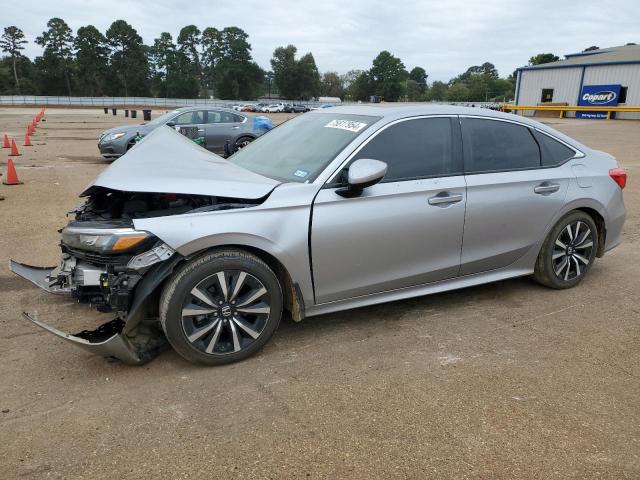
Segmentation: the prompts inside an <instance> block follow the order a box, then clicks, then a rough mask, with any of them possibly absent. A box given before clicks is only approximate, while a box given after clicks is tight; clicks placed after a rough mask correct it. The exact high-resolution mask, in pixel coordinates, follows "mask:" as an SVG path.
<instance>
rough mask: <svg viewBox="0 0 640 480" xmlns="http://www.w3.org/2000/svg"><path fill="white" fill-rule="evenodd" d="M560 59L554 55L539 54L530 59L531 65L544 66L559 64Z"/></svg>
mask: <svg viewBox="0 0 640 480" xmlns="http://www.w3.org/2000/svg"><path fill="white" fill-rule="evenodd" d="M558 60H560V57H558V56H557V55H554V54H553V53H539V54H537V55H534V56H533V57H531V58H530V59H529V65H531V66H533V65H542V64H543V63H551V62H557V61H558Z"/></svg>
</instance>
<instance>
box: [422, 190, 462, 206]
mask: <svg viewBox="0 0 640 480" xmlns="http://www.w3.org/2000/svg"><path fill="white" fill-rule="evenodd" d="M461 201H462V195H461V194H459V193H455V194H453V195H451V194H449V193H448V192H440V193H439V194H438V195H436V196H435V197H431V198H429V205H449V204H451V203H458V202H461Z"/></svg>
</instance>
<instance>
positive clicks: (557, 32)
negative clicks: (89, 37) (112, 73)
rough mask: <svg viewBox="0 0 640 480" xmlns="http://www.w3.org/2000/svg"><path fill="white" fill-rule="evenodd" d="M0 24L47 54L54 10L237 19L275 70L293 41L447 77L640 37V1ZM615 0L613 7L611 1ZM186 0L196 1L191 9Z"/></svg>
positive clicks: (341, 68) (30, 52) (281, 10)
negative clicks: (280, 51)
mask: <svg viewBox="0 0 640 480" xmlns="http://www.w3.org/2000/svg"><path fill="white" fill-rule="evenodd" d="M2 3H3V4H4V5H2V7H1V8H0V12H1V13H0V28H4V27H6V26H9V25H16V26H17V27H19V28H21V29H22V30H23V31H24V32H25V35H26V37H27V40H29V41H30V44H29V45H27V46H26V49H25V52H24V53H25V54H26V55H27V56H29V57H30V58H31V59H33V58H34V57H35V56H36V55H39V54H40V53H41V48H40V47H39V46H38V45H36V44H35V43H34V40H35V37H37V36H38V35H40V34H41V33H42V31H43V30H45V29H46V23H47V21H48V20H49V19H50V18H51V17H60V18H62V19H64V20H65V21H66V22H67V23H68V24H69V26H70V27H71V28H72V29H73V30H74V32H75V31H76V30H77V29H78V28H79V27H81V26H84V25H89V24H91V25H94V26H96V27H97V28H98V29H99V30H100V31H102V32H103V33H104V32H105V31H106V29H107V28H108V27H109V25H110V24H111V22H113V21H114V20H117V19H123V20H126V21H127V22H128V23H130V24H131V25H132V26H133V27H134V28H135V29H136V30H137V31H138V33H139V34H140V35H141V36H142V38H143V40H144V42H145V43H147V44H151V43H153V40H154V38H156V37H158V36H159V34H160V33H161V32H164V31H167V32H169V33H171V34H172V35H173V37H174V40H175V39H176V37H177V34H178V32H179V31H180V28H182V27H183V26H185V25H190V24H194V25H196V26H198V28H200V29H201V30H203V29H204V28H206V27H209V26H211V27H216V28H219V29H221V28H224V27H227V26H237V27H240V28H242V29H243V30H245V31H246V32H247V33H248V34H249V42H250V43H251V45H252V47H253V58H254V60H255V61H256V62H257V63H258V64H259V65H260V66H261V67H262V68H264V69H266V70H268V69H270V65H269V60H270V59H271V56H272V54H273V51H274V50H275V48H276V47H279V46H285V45H289V44H293V45H295V46H296V47H297V48H298V52H299V55H303V54H304V53H306V52H311V53H313V56H314V58H315V60H316V64H317V66H318V69H319V70H320V71H321V72H327V71H337V72H338V73H346V72H347V71H348V70H351V69H362V70H364V69H368V68H370V67H371V62H372V60H373V58H374V57H375V56H376V55H377V54H378V53H379V52H380V51H382V50H388V51H390V52H391V53H392V54H394V55H395V56H397V57H400V59H401V60H402V61H403V63H404V65H405V67H406V68H407V69H408V70H410V69H411V68H413V67H415V66H421V67H423V68H424V69H425V70H426V71H427V73H428V74H429V78H428V81H429V82H431V81H433V80H441V81H448V80H449V79H450V78H452V77H454V76H456V75H458V74H460V73H462V72H464V71H465V70H466V69H467V68H468V67H469V66H472V65H480V64H482V63H484V62H491V63H493V64H494V65H495V66H496V67H497V68H498V71H499V73H500V75H501V76H507V75H509V74H510V73H511V72H512V71H513V70H514V69H515V68H516V67H518V66H523V65H525V64H526V63H527V61H528V59H529V58H530V57H531V56H532V55H535V54H537V53H542V52H551V53H554V54H556V55H558V56H560V57H561V58H562V57H563V56H564V55H565V54H568V53H574V52H577V51H581V50H584V49H585V48H587V47H589V46H591V45H597V46H599V47H601V48H604V47H612V46H616V45H624V44H625V43H628V42H635V43H640V26H639V23H638V19H640V0H618V1H616V2H615V3H611V2H605V1H603V0H600V1H592V0H582V1H577V0H565V1H562V0H528V1H525V0H481V1H470V0H467V1H461V0H441V1H433V0H401V1H398V0H395V1H394V0H386V1H378V0H370V1H365V0H346V1H345V0H342V1H336V0H321V1H314V2H309V1H304V0H276V1H271V2H269V1H264V0H262V1H256V0H246V1H242V0H235V1H213V0H208V1H207V0H154V1H140V0H102V1H94V0H83V1H81V0H55V1H54V0H26V1H22V2H20V1H13V2H10V1H5V2H2ZM607 4H608V5H611V7H608V6H607ZM188 5H192V6H193V7H192V8H189V7H188Z"/></svg>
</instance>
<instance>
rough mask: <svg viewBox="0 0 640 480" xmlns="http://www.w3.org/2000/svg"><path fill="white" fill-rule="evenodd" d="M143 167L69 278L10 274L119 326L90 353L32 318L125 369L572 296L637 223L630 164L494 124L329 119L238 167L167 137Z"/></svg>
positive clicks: (73, 259) (299, 128)
mask: <svg viewBox="0 0 640 480" xmlns="http://www.w3.org/2000/svg"><path fill="white" fill-rule="evenodd" d="M128 156H131V159H130V160H132V161H127V159H122V160H118V161H116V162H115V163H114V164H113V165H112V166H110V167H109V168H107V169H106V170H105V171H104V172H103V173H102V174H101V175H100V176H99V177H98V178H97V179H96V180H95V181H94V183H93V184H92V185H91V186H90V187H89V188H88V189H87V190H86V191H85V192H83V195H84V196H85V197H86V201H85V204H84V205H83V206H81V207H79V208H78V209H77V210H76V211H75V219H74V220H73V221H72V222H70V223H69V224H68V225H67V226H66V227H65V228H64V229H63V230H62V242H61V245H62V259H61V261H60V264H59V265H58V266H57V267H55V268H36V267H30V266H27V265H24V264H20V263H17V262H12V265H11V268H12V270H13V271H14V272H15V273H17V274H19V275H21V276H23V277H25V278H27V279H28V280H30V281H32V282H33V283H35V284H36V285H39V286H40V287H42V288H44V289H45V290H48V291H50V292H53V293H58V294H63V295H71V296H73V297H74V298H76V299H78V300H79V301H80V302H86V303H91V304H93V305H96V306H97V308H98V309H99V310H100V311H103V312H106V313H110V314H111V316H112V320H111V321H110V322H108V323H106V324H105V325H103V326H102V327H101V328H100V329H98V330H97V331H94V332H88V331H83V332H81V333H79V334H76V335H70V334H66V333H63V332H60V331H59V330H57V329H56V328H55V327H52V326H49V325H47V324H45V323H43V322H42V321H41V320H39V319H38V318H35V317H34V316H33V315H30V314H26V316H27V318H29V319H30V320H32V321H33V322H35V323H36V324H38V325H39V326H41V327H43V328H45V329H47V330H49V331H50V332H52V333H54V334H56V335H58V336H61V337H62V338H64V339H65V340H68V341H70V342H72V343H74V344H76V345H78V346H81V347H83V348H86V349H89V350H92V351H94V352H96V353H99V354H101V355H107V356H116V357H118V358H120V359H122V360H124V361H125V362H127V363H130V364H141V363H144V362H145V361H147V360H149V359H150V358H152V357H153V356H154V355H155V354H156V353H157V352H159V351H160V350H161V349H162V346H163V344H164V342H165V341H166V340H168V342H169V344H170V345H171V346H172V347H173V348H174V349H175V350H176V351H177V352H178V353H179V354H180V355H182V356H183V357H184V358H186V359H188V360H189V361H192V362H196V363H200V364H206V365H220V364H223V363H228V362H233V361H236V360H240V359H243V358H246V357H248V356H249V355H251V354H253V353H255V352H256V351H257V350H259V349H260V348H261V347H262V346H263V345H264V344H265V343H266V342H267V341H268V340H269V338H270V337H271V336H272V335H273V333H274V332H275V330H276V328H277V327H278V324H279V322H280V319H281V317H282V315H283V312H288V313H287V314H288V315H290V316H291V317H292V318H293V319H294V320H296V321H299V320H302V319H303V318H305V317H309V316H313V315H319V314H323V313H327V312H335V311H340V310H346V309H350V308H355V307H361V306H365V305H372V304H377V303H381V302H389V301H397V300H402V299H406V298H410V297H415V296H420V295H426V294H432V293H437V292H443V291H447V290H453V289H458V288H463V287H469V286H472V285H478V284H482V283H487V282H493V281H496V280H504V279H507V278H512V277H519V276H524V275H531V276H532V277H533V278H534V279H535V281H537V282H538V283H541V284H542V285H545V286H547V287H550V288H557V289H561V288H569V287H574V286H576V285H578V284H579V283H580V282H581V281H582V279H583V278H584V277H585V275H587V273H588V272H589V270H590V268H591V267H592V265H593V262H594V261H595V259H596V258H597V257H602V256H603V255H604V254H605V252H607V251H608V250H611V249H612V248H614V247H615V246H616V245H618V244H619V243H620V240H621V231H622V226H623V223H624V219H625V209H624V204H623V195H622V190H623V188H624V186H625V182H626V173H625V172H624V170H622V169H621V168H619V166H618V164H617V162H616V160H615V158H613V157H612V156H611V155H608V154H606V153H604V152H599V151H594V150H592V149H590V148H589V147H587V146H585V145H582V144H580V143H579V142H577V141H575V140H573V139H571V138H569V137H567V136H566V135H563V134H562V133H560V132H558V131H556V130H554V129H552V128H550V127H548V126H546V125H543V124H541V123H538V122H535V121H533V120H529V119H526V118H523V117H518V116H514V115H508V114H502V113H497V112H491V111H487V110H477V109H469V108H456V107H447V106H413V107H376V106H358V107H337V108H331V109H327V110H320V111H317V112H312V113H309V114H305V115H303V116H300V117H297V118H295V119H292V120H290V121H289V122H286V123H285V124H283V125H281V126H280V127H278V128H276V129H274V130H272V131H271V132H269V133H268V134H266V135H264V136H262V137H261V138H259V139H258V140H256V141H255V142H253V143H251V144H250V145H248V146H247V147H246V148H244V149H242V150H240V151H239V152H237V153H236V154H235V155H233V156H232V157H231V158H229V159H228V160H224V159H222V158H220V157H217V156H215V155H213V154H211V153H209V152H206V151H205V150H203V149H200V148H198V147H197V146H196V145H195V144H193V142H190V141H189V140H187V139H186V138H184V137H183V136H181V135H179V134H177V133H176V132H175V131H173V130H171V129H169V128H159V129H157V130H156V131H154V132H153V133H152V134H151V135H149V136H147V137H146V138H145V139H144V140H143V141H142V142H140V144H139V145H138V146H136V148H135V149H133V150H132V151H131V152H130V153H129V154H128ZM176 159H182V160H183V161H181V162H176ZM585 294H586V293H585ZM165 339H166V340H165Z"/></svg>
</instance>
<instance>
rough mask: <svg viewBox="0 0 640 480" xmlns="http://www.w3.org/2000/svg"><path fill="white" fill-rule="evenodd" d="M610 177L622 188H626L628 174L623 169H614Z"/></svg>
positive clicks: (610, 172) (610, 171)
mask: <svg viewBox="0 0 640 480" xmlns="http://www.w3.org/2000/svg"><path fill="white" fill-rule="evenodd" d="M609 176H610V177H611V178H612V179H613V181H614V182H616V183H617V184H618V186H619V187H620V188H624V187H625V186H626V185H627V172H625V171H624V169H623V168H612V169H611V170H609Z"/></svg>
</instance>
